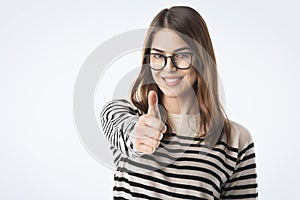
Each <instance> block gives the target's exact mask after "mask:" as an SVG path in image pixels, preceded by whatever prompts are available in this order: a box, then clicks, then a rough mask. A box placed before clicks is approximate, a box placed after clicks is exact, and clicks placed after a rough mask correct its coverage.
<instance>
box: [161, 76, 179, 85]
mask: <svg viewBox="0 0 300 200" xmlns="http://www.w3.org/2000/svg"><path fill="white" fill-rule="evenodd" d="M162 79H163V80H164V82H165V84H166V85H168V86H175V85H177V84H179V83H180V81H181V80H182V79H183V76H162Z"/></svg>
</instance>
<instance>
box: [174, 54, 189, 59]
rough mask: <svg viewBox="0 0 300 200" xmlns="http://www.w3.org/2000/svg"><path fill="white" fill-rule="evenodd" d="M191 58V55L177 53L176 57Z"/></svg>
mask: <svg viewBox="0 0 300 200" xmlns="http://www.w3.org/2000/svg"><path fill="white" fill-rule="evenodd" d="M190 56H191V55H190V54H189V53H177V54H175V56H174V57H175V58H177V59H189V58H190Z"/></svg>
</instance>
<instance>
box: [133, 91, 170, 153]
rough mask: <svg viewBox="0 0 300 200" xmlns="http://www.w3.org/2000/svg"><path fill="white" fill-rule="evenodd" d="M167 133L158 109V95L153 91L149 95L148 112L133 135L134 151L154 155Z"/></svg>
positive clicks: (136, 126)
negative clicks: (164, 134)
mask: <svg viewBox="0 0 300 200" xmlns="http://www.w3.org/2000/svg"><path fill="white" fill-rule="evenodd" d="M166 131H167V127H166V125H165V124H164V122H162V120H161V116H160V112H159V109H158V97H157V94H156V92H155V91H153V90H151V91H150V92H149V94H148V112H147V114H144V115H142V116H141V117H140V118H139V121H138V122H137V123H136V125H135V127H134V131H133V133H132V134H131V139H132V143H133V149H134V150H136V151H138V152H141V153H145V154H151V153H153V152H154V151H155V149H156V148H157V147H158V146H159V144H160V140H161V139H162V137H163V133H164V132H166Z"/></svg>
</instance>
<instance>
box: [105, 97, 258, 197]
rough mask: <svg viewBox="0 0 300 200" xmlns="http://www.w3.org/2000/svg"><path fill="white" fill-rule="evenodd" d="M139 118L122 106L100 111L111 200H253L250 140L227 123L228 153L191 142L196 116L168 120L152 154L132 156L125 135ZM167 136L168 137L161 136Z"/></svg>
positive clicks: (254, 182)
mask: <svg viewBox="0 0 300 200" xmlns="http://www.w3.org/2000/svg"><path fill="white" fill-rule="evenodd" d="M139 116H140V112H139V111H138V110H137V109H136V108H135V107H134V106H132V105H131V104H130V103H129V102H128V101H127V100H120V99H119V100H112V101H110V102H109V103H107V104H106V105H105V106H104V107H103V109H102V111H101V116H100V120H101V126H102V129H103V133H104V134H105V136H106V138H107V139H108V141H109V142H110V144H111V149H112V152H113V155H114V158H115V160H114V163H115V165H116V171H115V174H114V182H115V184H114V188H113V191H114V199H163V200H167V199H257V196H258V192H257V174H256V163H255V152H254V145H253V140H252V138H251V135H250V133H249V131H248V130H247V129H246V128H245V127H243V126H242V125H240V124H238V123H236V122H233V121H230V123H231V127H232V130H231V147H230V148H227V149H225V142H224V140H222V138H221V140H220V141H218V142H217V144H216V145H214V147H213V148H207V146H205V145H203V144H204V140H203V138H197V137H195V136H196V134H195V131H194V130H195V128H196V120H197V115H178V114H170V113H169V114H168V117H169V119H170V120H171V122H172V124H173V126H172V129H171V131H170V133H168V134H166V136H164V137H163V139H162V140H161V142H160V145H159V147H158V148H157V149H156V150H155V152H154V153H153V154H142V153H139V152H136V151H134V149H133V145H132V142H131V141H130V137H129V136H130V133H131V132H132V131H133V129H134V125H135V124H136V122H137V121H138V119H139ZM167 135H168V136H167Z"/></svg>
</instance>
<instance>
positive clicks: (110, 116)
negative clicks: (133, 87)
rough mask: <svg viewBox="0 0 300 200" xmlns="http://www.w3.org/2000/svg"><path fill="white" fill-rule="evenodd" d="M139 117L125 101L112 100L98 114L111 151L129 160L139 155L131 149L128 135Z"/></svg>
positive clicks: (131, 145)
mask: <svg viewBox="0 0 300 200" xmlns="http://www.w3.org/2000/svg"><path fill="white" fill-rule="evenodd" d="M139 117H140V115H139V113H138V111H137V110H135V109H134V108H133V106H132V105H131V104H130V103H129V102H128V101H127V100H123V99H118V100H112V101H110V102H108V103H107V104H105V105H104V107H103V108H102V110H101V114H100V122H101V126H102V130H103V133H104V135H105V137H106V138H107V140H108V141H109V143H110V145H111V149H115V150H117V151H118V152H119V153H120V154H122V155H123V156H127V157H131V158H134V157H137V156H139V155H141V153H139V152H137V151H135V150H134V149H133V144H132V142H131V140H130V134H131V133H132V131H133V130H134V126H135V124H136V123H137V121H138V119H139ZM115 152H116V151H114V154H115Z"/></svg>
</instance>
